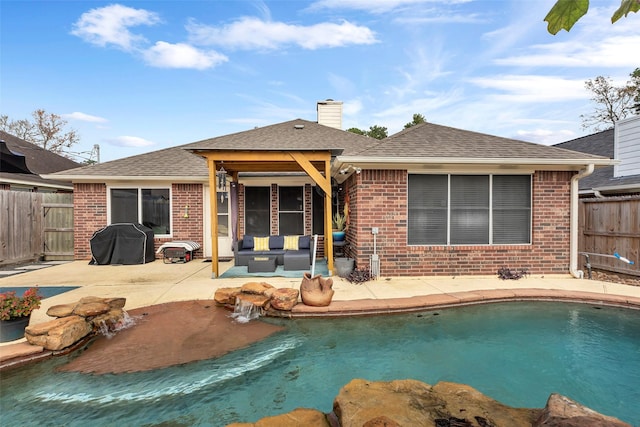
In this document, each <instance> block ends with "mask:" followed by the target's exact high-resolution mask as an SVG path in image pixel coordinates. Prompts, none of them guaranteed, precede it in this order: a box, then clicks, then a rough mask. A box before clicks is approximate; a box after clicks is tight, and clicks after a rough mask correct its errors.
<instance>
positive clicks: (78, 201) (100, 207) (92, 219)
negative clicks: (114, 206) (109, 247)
mask: <svg viewBox="0 0 640 427" xmlns="http://www.w3.org/2000/svg"><path fill="white" fill-rule="evenodd" d="M106 225H107V186H106V185H105V184H73V240H74V244H73V249H74V250H73V252H74V258H75V259H91V248H90V246H89V240H90V239H91V236H93V233H95V232H96V231H98V230H99V229H101V228H103V227H104V226H106Z"/></svg>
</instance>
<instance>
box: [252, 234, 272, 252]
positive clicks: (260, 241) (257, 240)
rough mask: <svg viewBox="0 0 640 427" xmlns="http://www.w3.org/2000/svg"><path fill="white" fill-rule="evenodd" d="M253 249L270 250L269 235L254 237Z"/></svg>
mask: <svg viewBox="0 0 640 427" xmlns="http://www.w3.org/2000/svg"><path fill="white" fill-rule="evenodd" d="M253 250H254V251H268V250H269V237H254V238H253Z"/></svg>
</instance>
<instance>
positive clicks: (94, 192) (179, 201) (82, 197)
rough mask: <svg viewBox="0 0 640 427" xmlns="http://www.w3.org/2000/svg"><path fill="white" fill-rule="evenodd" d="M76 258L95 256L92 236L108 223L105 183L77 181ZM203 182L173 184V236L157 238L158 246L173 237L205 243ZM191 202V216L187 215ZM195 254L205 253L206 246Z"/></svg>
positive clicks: (74, 211)
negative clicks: (90, 242)
mask: <svg viewBox="0 0 640 427" xmlns="http://www.w3.org/2000/svg"><path fill="white" fill-rule="evenodd" d="M73 188H74V197H73V208H74V209H73V217H74V258H75V259H91V248H90V245H89V240H90V239H91V237H92V236H93V233H95V232H96V231H97V230H99V229H101V228H103V227H105V226H106V225H107V187H106V185H105V184H74V186H73ZM203 203H204V200H203V186H202V184H173V185H172V209H173V212H172V215H173V230H172V231H173V236H172V237H171V238H156V239H155V248H156V249H157V248H158V247H159V246H160V245H161V244H162V243H164V242H167V241H172V240H193V241H195V242H197V243H200V245H201V247H204V242H203V241H202V240H203V235H204V230H203V212H204V205H203ZM187 205H188V206H189V209H188V216H189V217H188V218H185V217H184V214H185V209H184V208H185V206H187ZM194 256H195V257H202V249H200V250H198V251H197V252H196V253H195V254H194Z"/></svg>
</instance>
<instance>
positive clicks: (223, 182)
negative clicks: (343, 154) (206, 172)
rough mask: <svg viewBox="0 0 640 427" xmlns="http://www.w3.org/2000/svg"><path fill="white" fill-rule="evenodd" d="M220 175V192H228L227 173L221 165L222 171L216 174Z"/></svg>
mask: <svg viewBox="0 0 640 427" xmlns="http://www.w3.org/2000/svg"><path fill="white" fill-rule="evenodd" d="M216 174H217V175H218V191H227V171H226V170H224V166H222V165H220V170H219V171H218V172H216Z"/></svg>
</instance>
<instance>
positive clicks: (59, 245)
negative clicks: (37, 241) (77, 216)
mask: <svg viewBox="0 0 640 427" xmlns="http://www.w3.org/2000/svg"><path fill="white" fill-rule="evenodd" d="M42 194H43V196H44V200H43V202H42V216H43V225H44V226H43V229H44V239H43V240H44V242H43V246H44V259H45V260H47V261H58V260H73V194H72V193H42Z"/></svg>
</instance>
